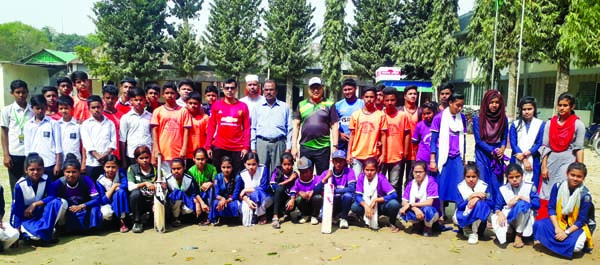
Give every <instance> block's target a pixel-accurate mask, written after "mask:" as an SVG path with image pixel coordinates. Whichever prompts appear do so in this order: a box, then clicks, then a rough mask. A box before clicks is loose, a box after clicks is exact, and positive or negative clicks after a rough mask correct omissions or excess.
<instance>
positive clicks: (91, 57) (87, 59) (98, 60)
mask: <svg viewBox="0 0 600 265" xmlns="http://www.w3.org/2000/svg"><path fill="white" fill-rule="evenodd" d="M105 50H106V45H104V46H100V47H97V48H94V49H93V48H90V47H86V46H76V47H75V53H76V54H77V57H79V59H81V61H82V62H83V63H84V64H85V66H86V67H87V68H88V69H90V70H89V73H90V74H91V75H92V76H97V77H99V78H100V80H102V81H105V82H106V81H109V80H121V79H122V78H123V77H124V76H125V73H124V72H123V71H122V69H121V68H119V67H117V66H116V65H115V64H114V63H113V62H112V61H111V60H110V58H109V57H108V56H107V55H106V53H105Z"/></svg>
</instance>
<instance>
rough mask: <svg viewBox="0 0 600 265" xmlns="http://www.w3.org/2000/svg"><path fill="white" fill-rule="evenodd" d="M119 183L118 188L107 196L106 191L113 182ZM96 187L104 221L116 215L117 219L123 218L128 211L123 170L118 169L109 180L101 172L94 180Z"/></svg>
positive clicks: (125, 178) (125, 179)
mask: <svg viewBox="0 0 600 265" xmlns="http://www.w3.org/2000/svg"><path fill="white" fill-rule="evenodd" d="M116 183H119V184H120V186H119V189H118V190H116V191H115V192H113V194H112V196H111V197H110V198H108V197H107V196H106V193H107V191H108V190H110V189H111V187H112V186H113V184H116ZM96 188H97V190H98V195H99V197H100V201H101V206H100V211H101V212H102V219H103V220H106V221H110V220H112V218H113V216H114V215H116V216H117V218H119V219H124V218H125V217H126V215H127V214H128V213H129V202H128V197H127V188H128V187H127V175H126V173H125V170H123V169H119V170H118V171H117V175H116V176H115V178H114V179H113V180H110V179H108V178H107V177H106V175H104V174H102V175H101V176H100V177H99V178H98V180H97V181H96Z"/></svg>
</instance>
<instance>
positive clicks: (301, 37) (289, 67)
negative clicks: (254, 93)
mask: <svg viewBox="0 0 600 265" xmlns="http://www.w3.org/2000/svg"><path fill="white" fill-rule="evenodd" d="M313 11H314V8H313V7H311V6H310V4H308V3H307V2H306V0H269V10H268V11H267V12H266V14H265V16H264V19H265V26H266V28H267V37H266V39H265V42H264V50H265V56H266V60H267V65H266V66H267V67H269V68H270V69H271V72H272V73H273V76H275V77H276V78H283V79H287V78H293V79H296V78H301V77H302V76H303V75H304V72H305V71H306V68H307V67H308V66H310V65H311V63H312V57H311V53H310V44H311V42H312V40H313V34H314V31H315V24H314V23H312V22H311V20H312V13H313Z"/></svg>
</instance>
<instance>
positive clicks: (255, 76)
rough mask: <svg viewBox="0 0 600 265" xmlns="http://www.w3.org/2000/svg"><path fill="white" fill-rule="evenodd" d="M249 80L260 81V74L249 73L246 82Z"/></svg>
mask: <svg viewBox="0 0 600 265" xmlns="http://www.w3.org/2000/svg"><path fill="white" fill-rule="evenodd" d="M248 82H258V76H257V75H247V76H246V83H248Z"/></svg>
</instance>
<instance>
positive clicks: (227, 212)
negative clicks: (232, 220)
mask: <svg viewBox="0 0 600 265" xmlns="http://www.w3.org/2000/svg"><path fill="white" fill-rule="evenodd" d="M236 180H239V179H238V178H231V181H229V182H227V181H226V180H225V177H224V176H223V173H219V174H217V176H215V200H214V201H213V202H212V204H211V208H210V212H209V213H208V218H209V219H210V221H211V222H213V223H216V222H217V220H218V219H219V218H220V217H237V216H238V215H239V212H240V201H239V199H238V198H237V197H234V196H233V194H234V193H235V188H236ZM220 198H224V199H226V200H227V199H231V202H229V203H227V205H225V208H223V210H222V211H219V210H217V205H219V200H220Z"/></svg>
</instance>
